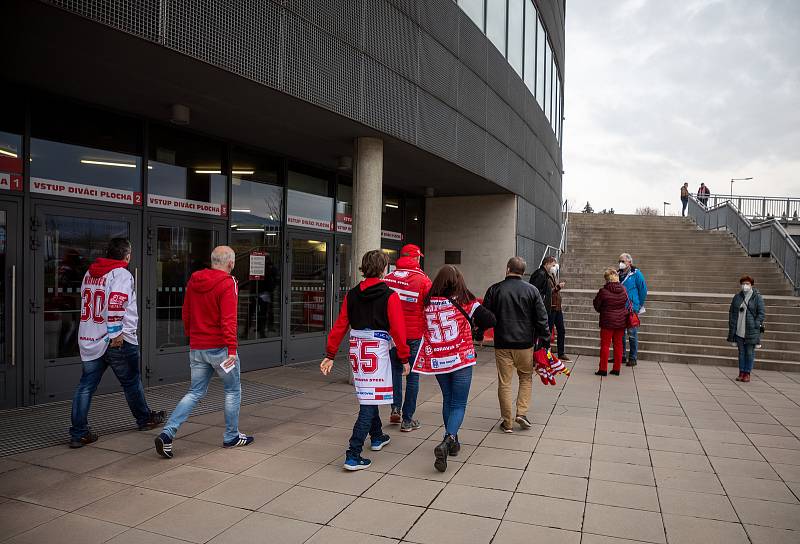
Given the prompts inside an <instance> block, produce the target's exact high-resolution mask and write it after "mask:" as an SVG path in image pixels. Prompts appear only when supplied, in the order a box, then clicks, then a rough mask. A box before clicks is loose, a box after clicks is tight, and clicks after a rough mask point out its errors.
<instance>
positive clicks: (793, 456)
mask: <svg viewBox="0 0 800 544" xmlns="http://www.w3.org/2000/svg"><path fill="white" fill-rule="evenodd" d="M758 449H759V451H760V452H761V454H762V455H763V456H764V457H765V458H766V459H767V461H769V462H770V463H781V464H785V465H800V450H789V449H784V448H768V447H764V446H762V447H759V448H758Z"/></svg>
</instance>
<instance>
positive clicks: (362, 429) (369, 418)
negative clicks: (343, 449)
mask: <svg viewBox="0 0 800 544" xmlns="http://www.w3.org/2000/svg"><path fill="white" fill-rule="evenodd" d="M367 433H369V436H370V438H371V439H372V440H377V439H378V438H380V437H381V436H383V428H382V426H381V416H380V413H379V412H378V405H377V404H362V405H361V407H360V408H359V409H358V419H356V423H355V425H353V435H352V436H351V437H350V447H349V448H348V449H347V458H348V459H358V458H359V457H360V456H361V450H362V449H363V448H364V440H366V438H367Z"/></svg>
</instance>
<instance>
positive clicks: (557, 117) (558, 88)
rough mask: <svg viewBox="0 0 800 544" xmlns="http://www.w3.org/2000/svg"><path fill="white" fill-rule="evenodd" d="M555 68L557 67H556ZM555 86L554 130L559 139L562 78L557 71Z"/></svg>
mask: <svg viewBox="0 0 800 544" xmlns="http://www.w3.org/2000/svg"><path fill="white" fill-rule="evenodd" d="M554 68H556V67H555V66H554ZM555 84H556V93H555V97H556V98H555V100H556V105H555V108H554V111H555V114H554V115H553V130H554V131H555V133H556V138H558V124H559V123H560V122H561V76H559V75H558V71H556V77H555Z"/></svg>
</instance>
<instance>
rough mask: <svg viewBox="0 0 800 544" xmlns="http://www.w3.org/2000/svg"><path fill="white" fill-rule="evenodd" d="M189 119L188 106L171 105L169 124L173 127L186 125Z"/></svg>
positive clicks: (189, 111)
mask: <svg viewBox="0 0 800 544" xmlns="http://www.w3.org/2000/svg"><path fill="white" fill-rule="evenodd" d="M190 117H191V110H190V109H189V106H184V105H183V104H173V105H172V112H171V115H170V118H169V121H170V123H173V124H175V125H188V124H189V119H190Z"/></svg>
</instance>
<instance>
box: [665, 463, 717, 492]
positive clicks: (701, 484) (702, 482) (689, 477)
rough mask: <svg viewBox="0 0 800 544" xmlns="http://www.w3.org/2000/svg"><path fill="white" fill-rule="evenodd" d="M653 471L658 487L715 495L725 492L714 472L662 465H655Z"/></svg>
mask: <svg viewBox="0 0 800 544" xmlns="http://www.w3.org/2000/svg"><path fill="white" fill-rule="evenodd" d="M653 472H654V473H655V476H656V485H657V486H658V487H660V488H661V487H665V488H667V489H677V490H680V491H694V492H696V493H713V494H716V495H724V494H725V491H724V490H723V489H722V484H720V483H719V479H718V478H717V476H716V474H709V473H706V472H692V471H690V470H679V469H675V468H662V467H656V468H655V469H654V470H653Z"/></svg>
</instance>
